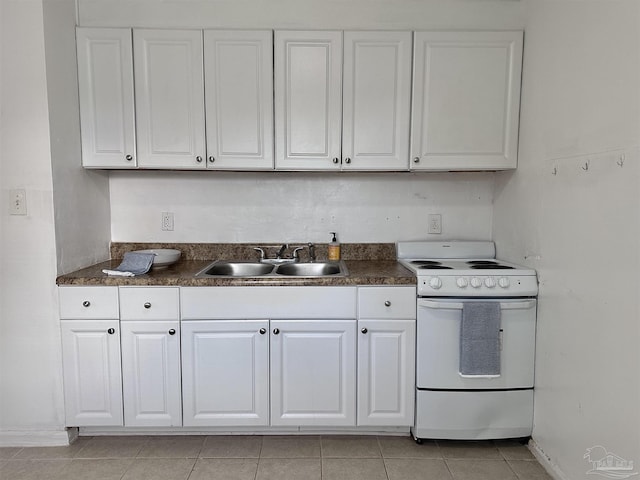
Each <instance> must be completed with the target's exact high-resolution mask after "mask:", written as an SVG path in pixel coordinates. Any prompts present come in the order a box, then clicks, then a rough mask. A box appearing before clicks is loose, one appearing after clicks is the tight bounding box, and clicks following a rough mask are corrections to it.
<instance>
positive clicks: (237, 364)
mask: <svg viewBox="0 0 640 480" xmlns="http://www.w3.org/2000/svg"><path fill="white" fill-rule="evenodd" d="M268 329H269V321H268V320H229V321H227V320H211V321H209V320H205V321H192V322H191V321H188V322H182V388H183V409H184V413H183V415H184V426H243V425H268V424H269V407H268V405H269V335H268V334H267V332H268Z"/></svg>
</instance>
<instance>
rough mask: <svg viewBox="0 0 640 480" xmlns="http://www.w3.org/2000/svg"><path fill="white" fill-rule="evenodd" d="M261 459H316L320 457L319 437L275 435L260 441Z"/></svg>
mask: <svg viewBox="0 0 640 480" xmlns="http://www.w3.org/2000/svg"><path fill="white" fill-rule="evenodd" d="M260 457H261V458H316V457H320V437H317V436H302V435H300V436H296V435H282V436H281V435H276V436H269V435H267V436H265V437H263V440H262V453H261V454H260Z"/></svg>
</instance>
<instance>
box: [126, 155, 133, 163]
mask: <svg viewBox="0 0 640 480" xmlns="http://www.w3.org/2000/svg"><path fill="white" fill-rule="evenodd" d="M124 158H126V159H127V162H130V161H131V160H133V155H127V156H126V157H124Z"/></svg>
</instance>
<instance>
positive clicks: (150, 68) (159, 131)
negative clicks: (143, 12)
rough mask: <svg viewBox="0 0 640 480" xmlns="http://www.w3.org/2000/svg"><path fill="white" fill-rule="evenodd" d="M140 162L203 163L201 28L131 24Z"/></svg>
mask: <svg viewBox="0 0 640 480" xmlns="http://www.w3.org/2000/svg"><path fill="white" fill-rule="evenodd" d="M133 49H134V71H135V89H136V128H137V138H138V165H139V166H140V167H143V168H189V169H193V168H205V166H206V162H205V155H206V148H205V123H204V79H203V53H202V49H203V47H202V31H200V30H134V32H133Z"/></svg>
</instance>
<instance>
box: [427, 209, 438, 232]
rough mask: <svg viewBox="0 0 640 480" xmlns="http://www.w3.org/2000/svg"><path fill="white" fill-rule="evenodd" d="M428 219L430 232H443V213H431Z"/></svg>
mask: <svg viewBox="0 0 640 480" xmlns="http://www.w3.org/2000/svg"><path fill="white" fill-rule="evenodd" d="M427 221H428V222H429V226H428V230H427V231H428V232H429V233H442V215H440V214H439V213H430V214H429V215H428V216H427Z"/></svg>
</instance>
